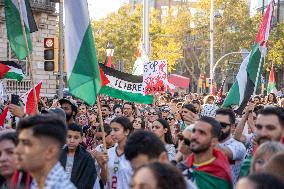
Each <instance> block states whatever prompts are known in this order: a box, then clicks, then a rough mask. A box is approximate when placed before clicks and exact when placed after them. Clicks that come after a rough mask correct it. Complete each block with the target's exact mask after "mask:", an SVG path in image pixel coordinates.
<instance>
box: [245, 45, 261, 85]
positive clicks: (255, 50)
mask: <svg viewBox="0 0 284 189" xmlns="http://www.w3.org/2000/svg"><path fill="white" fill-rule="evenodd" d="M263 62H264V61H263V58H261V52H260V46H259V44H255V45H254V46H253V47H252V51H251V56H250V58H249V64H248V65H247V72H248V76H249V78H248V79H250V80H251V81H252V82H253V83H254V84H255V85H256V84H257V83H256V78H257V74H258V73H259V74H261V73H262V68H263ZM260 63H261V65H260V70H259V72H258V67H259V64H260ZM260 78H261V77H260V75H259V77H258V81H259V80H260ZM258 83H259V82H258Z"/></svg>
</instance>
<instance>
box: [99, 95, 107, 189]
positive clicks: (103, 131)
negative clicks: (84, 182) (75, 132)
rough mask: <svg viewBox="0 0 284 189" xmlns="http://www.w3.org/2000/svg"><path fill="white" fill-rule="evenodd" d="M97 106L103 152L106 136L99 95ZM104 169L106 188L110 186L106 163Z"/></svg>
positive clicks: (105, 150)
mask: <svg viewBox="0 0 284 189" xmlns="http://www.w3.org/2000/svg"><path fill="white" fill-rule="evenodd" d="M97 106H98V113H99V121H100V127H101V131H102V133H103V135H102V139H103V145H104V152H107V148H106V136H105V129H104V123H103V114H102V107H101V101H100V95H98V96H97ZM105 169H106V182H107V186H108V188H110V183H109V179H108V163H106V164H105Z"/></svg>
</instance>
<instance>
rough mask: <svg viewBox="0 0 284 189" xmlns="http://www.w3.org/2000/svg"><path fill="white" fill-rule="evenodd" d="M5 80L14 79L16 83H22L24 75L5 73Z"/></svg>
mask: <svg viewBox="0 0 284 189" xmlns="http://www.w3.org/2000/svg"><path fill="white" fill-rule="evenodd" d="M4 78H6V79H16V80H18V81H22V80H23V78H24V75H21V74H18V73H15V72H7V73H6V74H5V76H4Z"/></svg>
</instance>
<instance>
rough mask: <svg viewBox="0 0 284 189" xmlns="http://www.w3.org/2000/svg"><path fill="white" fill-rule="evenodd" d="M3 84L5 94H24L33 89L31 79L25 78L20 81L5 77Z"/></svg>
mask: <svg viewBox="0 0 284 189" xmlns="http://www.w3.org/2000/svg"><path fill="white" fill-rule="evenodd" d="M3 86H4V90H5V92H4V93H5V94H7V95H10V94H20V95H21V94H24V93H25V92H27V91H28V90H30V89H31V80H23V81H21V82H18V81H16V80H11V79H4V80H3Z"/></svg>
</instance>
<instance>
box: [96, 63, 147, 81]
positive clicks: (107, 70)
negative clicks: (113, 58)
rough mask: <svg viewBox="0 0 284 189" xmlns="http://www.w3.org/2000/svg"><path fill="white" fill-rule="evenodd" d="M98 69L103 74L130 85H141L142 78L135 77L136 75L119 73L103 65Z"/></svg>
mask: <svg viewBox="0 0 284 189" xmlns="http://www.w3.org/2000/svg"><path fill="white" fill-rule="evenodd" d="M100 67H101V68H102V70H103V72H104V73H105V74H106V75H109V76H113V77H116V78H118V79H121V80H124V81H127V82H131V83H142V82H143V76H136V75H131V74H128V73H124V72H120V71H118V70H115V69H113V68H109V67H107V66H106V65H104V64H100Z"/></svg>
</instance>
